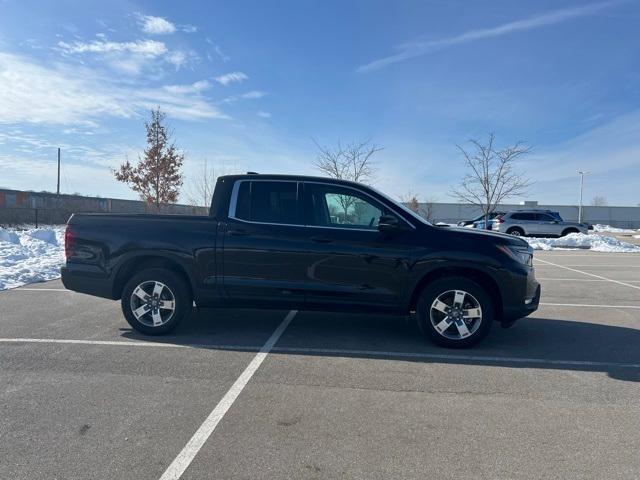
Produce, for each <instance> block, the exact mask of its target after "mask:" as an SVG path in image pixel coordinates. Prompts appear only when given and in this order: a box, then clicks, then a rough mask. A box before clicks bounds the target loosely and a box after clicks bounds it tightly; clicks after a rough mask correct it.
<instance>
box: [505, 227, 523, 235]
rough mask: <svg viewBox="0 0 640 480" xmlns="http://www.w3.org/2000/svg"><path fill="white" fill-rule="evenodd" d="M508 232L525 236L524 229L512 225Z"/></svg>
mask: <svg viewBox="0 0 640 480" xmlns="http://www.w3.org/2000/svg"><path fill="white" fill-rule="evenodd" d="M507 234H509V235H513V236H514V237H522V236H524V230H522V229H521V228H519V227H512V228H510V229H509V230H507Z"/></svg>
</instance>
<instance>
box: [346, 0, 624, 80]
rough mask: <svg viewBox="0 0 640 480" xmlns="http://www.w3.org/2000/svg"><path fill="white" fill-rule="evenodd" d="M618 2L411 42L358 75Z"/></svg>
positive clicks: (555, 11) (572, 16)
mask: <svg viewBox="0 0 640 480" xmlns="http://www.w3.org/2000/svg"><path fill="white" fill-rule="evenodd" d="M620 3H622V2H621V0H614V1H608V2H601V3H593V4H590V5H584V6H580V7H573V8H563V9H559V10H552V11H550V12H547V13H543V14H540V15H534V16H531V17H528V18H525V19H521V20H515V21H512V22H508V23H504V24H502V25H498V26H496V27H491V28H484V29H478V30H469V31H467V32H464V33H462V34H460V35H455V36H453V37H447V38H441V39H437V40H427V41H421V40H417V41H413V42H410V43H406V44H402V45H399V46H398V47H397V49H398V50H399V52H398V53H396V54H394V55H389V56H387V57H383V58H379V59H377V60H373V61H371V62H369V63H367V64H364V65H361V66H359V67H358V68H357V71H358V72H361V73H364V72H371V71H374V70H379V69H382V68H385V67H388V66H390V65H393V64H395V63H399V62H402V61H405V60H409V59H411V58H415V57H420V56H422V55H427V54H429V53H431V52H433V51H436V50H440V49H443V48H447V47H451V46H455V45H461V44H464V43H470V42H474V41H477V40H483V39H486V38H494V37H500V36H503V35H510V34H512V33H517V32H522V31H525V30H531V29H534V28H540V27H544V26H547V25H554V24H558V23H562V22H565V21H568V20H571V19H574V18H578V17H584V16H588V15H593V14H595V13H597V12H599V11H601V10H604V9H606V8H611V7H614V6H616V5H619V4H620Z"/></svg>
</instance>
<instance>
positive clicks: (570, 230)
mask: <svg viewBox="0 0 640 480" xmlns="http://www.w3.org/2000/svg"><path fill="white" fill-rule="evenodd" d="M570 233H579V231H578V229H576V228H567V229H565V230H563V231H562V235H560V236H561V237H564V236H566V235H569V234H570Z"/></svg>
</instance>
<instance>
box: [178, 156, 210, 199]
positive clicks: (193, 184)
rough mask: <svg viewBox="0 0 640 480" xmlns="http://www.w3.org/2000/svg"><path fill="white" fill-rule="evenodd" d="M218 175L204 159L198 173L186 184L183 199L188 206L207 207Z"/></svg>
mask: <svg viewBox="0 0 640 480" xmlns="http://www.w3.org/2000/svg"><path fill="white" fill-rule="evenodd" d="M217 179H218V175H217V172H216V169H215V167H214V166H212V165H209V162H208V160H207V159H206V158H205V159H204V162H203V163H202V167H201V169H200V171H199V172H198V173H197V174H196V175H195V176H194V177H192V178H190V179H189V181H188V182H187V188H186V192H185V199H186V201H187V202H188V203H189V204H190V205H194V206H197V207H208V206H209V205H210V204H211V197H212V196H213V190H214V188H215V186H216V181H217Z"/></svg>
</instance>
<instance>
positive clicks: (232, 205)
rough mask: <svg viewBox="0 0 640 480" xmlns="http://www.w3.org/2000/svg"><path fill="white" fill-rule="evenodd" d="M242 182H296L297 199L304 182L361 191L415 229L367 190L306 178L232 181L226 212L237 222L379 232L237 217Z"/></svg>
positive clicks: (356, 229)
mask: <svg viewBox="0 0 640 480" xmlns="http://www.w3.org/2000/svg"><path fill="white" fill-rule="evenodd" d="M242 182H282V183H297V184H298V201H299V199H300V185H301V184H304V183H312V184H314V185H328V186H332V187H338V188H346V189H350V190H354V191H356V192H359V193H361V194H363V195H366V196H367V197H369V198H371V199H372V200H373V201H374V202H377V203H380V204H382V205H384V206H385V207H386V208H388V209H389V210H391V211H392V212H393V213H395V214H396V216H397V217H398V218H399V219H400V220H402V221H403V222H405V223H406V224H407V225H409V226H410V227H411V228H412V229H413V230H415V229H416V227H415V226H414V225H413V224H412V223H411V222H409V221H408V220H407V219H406V218H404V217H403V216H402V215H400V214H399V213H398V212H397V211H396V210H395V209H393V208H391V207H390V206H389V205H387V204H386V203H384V202H381V201H380V200H379V199H377V198H375V197H374V196H373V195H370V194H368V193H367V192H365V191H363V190H360V189H359V188H357V187H352V186H350V185H341V184H339V183H330V182H313V181H306V180H278V179H269V178H256V179H253V178H252V179H243V180H236V181H235V182H234V184H233V188H232V189H231V199H230V201H229V213H228V215H227V216H228V218H230V219H231V220H236V221H238V222H244V223H255V224H257V225H275V226H286V227H303V228H330V229H335V230H346V231H349V232H375V233H378V232H379V230H378V229H377V228H375V229H372V228H345V227H334V226H328V225H301V224H297V223H271V222H256V221H254V220H245V219H243V218H237V217H236V216H235V215H236V208H237V206H238V192H239V190H240V184H241V183H242Z"/></svg>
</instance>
